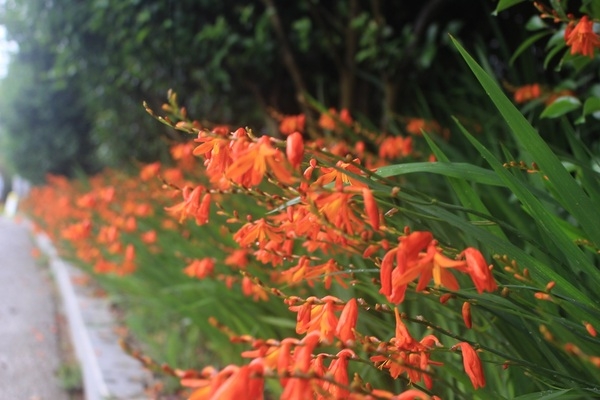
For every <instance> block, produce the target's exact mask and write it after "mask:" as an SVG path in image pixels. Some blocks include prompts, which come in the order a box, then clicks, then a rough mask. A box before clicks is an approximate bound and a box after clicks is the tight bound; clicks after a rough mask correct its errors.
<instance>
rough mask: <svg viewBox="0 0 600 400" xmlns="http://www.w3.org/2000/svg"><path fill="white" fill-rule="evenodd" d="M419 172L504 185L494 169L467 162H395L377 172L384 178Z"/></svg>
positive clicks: (486, 183)
mask: <svg viewBox="0 0 600 400" xmlns="http://www.w3.org/2000/svg"><path fill="white" fill-rule="evenodd" d="M436 156H437V155H436ZM438 158H439V157H438ZM417 172H428V173H434V174H439V175H444V176H448V177H452V178H460V179H465V180H469V181H473V182H476V183H481V184H484V185H492V186H504V184H503V183H502V181H501V180H500V179H498V177H497V176H496V174H494V173H493V172H492V171H490V170H487V169H485V168H481V167H478V166H476V165H471V164H467V163H451V162H417V163H410V164H395V165H387V166H385V167H381V168H379V169H378V170H377V172H376V174H377V175H379V176H381V177H383V178H388V177H390V176H397V175H404V174H413V173H417Z"/></svg>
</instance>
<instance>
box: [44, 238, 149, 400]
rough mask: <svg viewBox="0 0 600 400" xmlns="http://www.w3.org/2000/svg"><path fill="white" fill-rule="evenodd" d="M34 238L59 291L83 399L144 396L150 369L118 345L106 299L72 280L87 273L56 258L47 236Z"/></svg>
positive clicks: (124, 399) (131, 399)
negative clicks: (81, 380)
mask: <svg viewBox="0 0 600 400" xmlns="http://www.w3.org/2000/svg"><path fill="white" fill-rule="evenodd" d="M35 242H36V244H37V246H38V247H39V249H40V250H41V251H42V252H43V253H44V254H45V255H46V256H47V257H48V259H49V265H50V269H51V271H52V274H53V275H54V280H55V281H56V284H57V287H58V291H59V292H60V297H61V299H62V303H63V307H64V312H65V314H66V318H67V321H68V325H69V331H70V335H71V341H72V343H73V347H74V348H75V353H76V355H77V359H78V361H79V364H80V367H81V371H82V376H83V381H84V382H83V384H84V392H85V398H86V400H108V399H110V400H143V399H148V396H147V395H146V393H145V388H146V387H147V386H148V384H149V382H150V381H151V377H150V373H149V372H148V371H147V370H145V369H144V368H143V366H142V364H141V363H140V362H139V361H138V360H136V359H135V358H133V357H131V356H129V355H128V354H126V353H125V352H124V351H123V350H122V349H121V347H120V345H119V337H118V335H117V334H116V332H115V331H114V327H115V326H116V324H115V319H114V317H113V315H112V314H111V313H110V304H109V302H108V301H107V300H106V299H104V298H98V296H94V295H93V293H91V290H90V288H87V287H84V286H83V285H75V284H74V282H77V281H81V280H82V279H86V278H87V276H88V275H87V274H86V273H85V272H83V271H81V270H79V269H78V268H76V267H74V266H72V265H71V264H69V263H67V262H65V261H64V260H62V259H60V258H59V257H58V253H57V251H56V249H55V248H54V246H53V245H52V242H51V241H50V239H49V238H48V236H46V235H44V234H36V235H35Z"/></svg>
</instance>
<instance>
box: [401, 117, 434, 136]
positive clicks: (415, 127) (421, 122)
mask: <svg viewBox="0 0 600 400" xmlns="http://www.w3.org/2000/svg"><path fill="white" fill-rule="evenodd" d="M406 131H407V132H408V133H410V134H412V135H416V136H420V135H421V134H422V132H423V131H425V132H426V133H440V132H441V131H442V127H441V126H440V124H439V123H438V122H437V121H433V120H426V119H423V118H409V119H408V123H407V124H406Z"/></svg>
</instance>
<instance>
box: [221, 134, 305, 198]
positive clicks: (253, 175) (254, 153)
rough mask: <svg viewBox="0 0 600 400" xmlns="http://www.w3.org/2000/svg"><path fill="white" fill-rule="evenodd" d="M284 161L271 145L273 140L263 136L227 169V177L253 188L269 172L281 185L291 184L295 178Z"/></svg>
mask: <svg viewBox="0 0 600 400" xmlns="http://www.w3.org/2000/svg"><path fill="white" fill-rule="evenodd" d="M284 160H285V159H284V157H283V156H282V154H281V152H280V151H279V150H277V149H276V148H274V147H273V146H272V145H271V139H270V138H269V137H268V136H262V137H261V138H260V139H258V142H256V143H252V144H250V146H248V148H247V149H246V150H245V151H244V152H242V154H240V156H239V157H238V158H237V159H236V160H235V161H234V162H233V164H231V165H230V166H229V168H227V170H226V171H225V177H226V178H227V179H231V180H232V181H234V182H236V183H238V184H240V185H242V186H245V187H251V186H256V185H258V184H259V183H260V182H261V181H262V180H263V178H264V176H265V174H266V173H267V170H268V171H269V172H271V173H272V174H273V175H274V176H275V178H276V179H277V180H278V181H279V182H280V183H283V184H290V183H292V182H293V177H292V175H291V174H290V171H289V170H288V169H287V168H286V163H285V162H284Z"/></svg>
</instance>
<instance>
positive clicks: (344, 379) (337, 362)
mask: <svg viewBox="0 0 600 400" xmlns="http://www.w3.org/2000/svg"><path fill="white" fill-rule="evenodd" d="M336 357H337V358H336V359H334V360H333V361H332V362H331V364H330V365H329V368H328V369H327V372H326V373H327V374H328V376H331V378H332V379H333V380H334V381H335V383H332V382H328V381H326V382H325V383H324V384H323V390H324V391H325V392H327V393H329V394H330V395H331V397H326V398H331V399H346V398H348V395H349V394H350V392H349V391H348V389H347V387H348V384H349V381H348V359H349V358H355V357H356V354H354V352H353V351H352V350H350V349H343V350H342V351H340V352H338V353H337V354H336Z"/></svg>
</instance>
